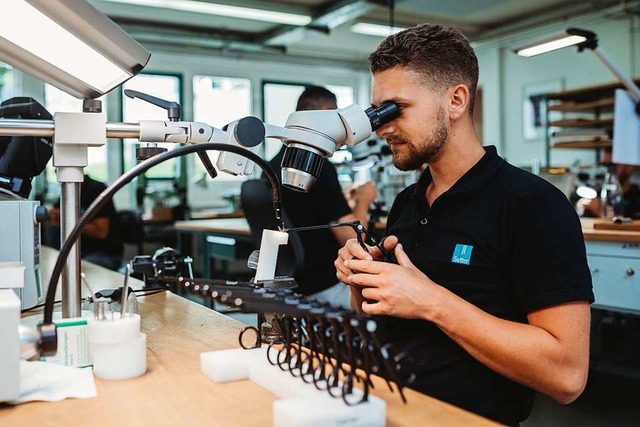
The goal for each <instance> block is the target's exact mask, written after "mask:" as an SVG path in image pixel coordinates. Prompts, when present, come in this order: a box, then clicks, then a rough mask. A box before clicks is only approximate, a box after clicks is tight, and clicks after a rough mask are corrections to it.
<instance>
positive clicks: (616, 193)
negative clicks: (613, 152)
mask: <svg viewBox="0 0 640 427" xmlns="http://www.w3.org/2000/svg"><path fill="white" fill-rule="evenodd" d="M623 209H624V202H623V198H622V185H620V180H619V179H618V176H617V175H616V174H615V172H607V174H606V175H605V177H604V182H603V183H602V190H601V191H600V215H601V216H602V218H604V219H607V220H610V219H612V218H613V217H615V216H623V214H624V212H623Z"/></svg>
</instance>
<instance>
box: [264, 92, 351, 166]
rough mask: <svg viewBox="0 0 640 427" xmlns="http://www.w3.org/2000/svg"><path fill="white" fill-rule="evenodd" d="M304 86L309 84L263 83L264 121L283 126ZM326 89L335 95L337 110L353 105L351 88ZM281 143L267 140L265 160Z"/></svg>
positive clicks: (271, 155)
mask: <svg viewBox="0 0 640 427" xmlns="http://www.w3.org/2000/svg"><path fill="white" fill-rule="evenodd" d="M306 86H311V84H302V83H301V84H296V83H264V85H263V89H262V91H263V95H262V96H263V100H264V109H263V111H264V121H265V122H266V123H269V124H272V125H277V126H284V125H285V123H286V122H287V118H288V117H289V114H291V113H292V112H294V111H295V110H296V104H297V103H298V98H299V97H300V95H301V94H302V92H304V89H305V87H306ZM326 87H327V89H329V90H330V91H332V92H333V93H335V94H336V98H337V101H338V108H345V107H348V106H349V105H351V104H353V96H354V94H353V88H352V87H351V86H338V85H327V86H326ZM281 147H282V143H281V142H280V141H278V140H275V139H267V140H266V142H265V159H271V158H272V157H273V156H275V155H276V154H277V153H278V151H280V148H281Z"/></svg>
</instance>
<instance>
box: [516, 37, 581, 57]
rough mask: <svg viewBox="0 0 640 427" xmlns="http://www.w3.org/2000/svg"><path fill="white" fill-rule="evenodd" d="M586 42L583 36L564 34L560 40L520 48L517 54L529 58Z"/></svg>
mask: <svg viewBox="0 0 640 427" xmlns="http://www.w3.org/2000/svg"><path fill="white" fill-rule="evenodd" d="M586 40H587V38H586V37H583V36H576V35H569V34H564V35H562V36H561V37H560V38H557V37H554V38H553V39H547V40H543V41H540V42H537V43H536V44H534V45H530V46H525V47H522V48H519V49H517V50H516V53H517V54H518V55H520V56H524V57H526V58H528V57H531V56H536V55H540V54H542V53H547V52H551V51H554V50H558V49H562V48H563V47H568V46H574V45H577V44H580V43H582V42H584V41H586Z"/></svg>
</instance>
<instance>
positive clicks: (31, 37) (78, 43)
mask: <svg viewBox="0 0 640 427" xmlns="http://www.w3.org/2000/svg"><path fill="white" fill-rule="evenodd" d="M5 1H8V3H9V4H5V5H4V6H5V8H6V9H5V12H4V13H2V14H1V15H0V35H1V36H2V37H3V38H5V39H6V40H8V41H9V42H11V43H13V44H15V45H17V46H20V47H21V48H22V49H24V50H26V51H27V52H30V53H32V54H33V55H35V56H37V57H39V58H41V59H42V60H44V61H46V62H48V63H49V64H51V65H53V66H54V67H56V68H59V69H61V70H66V71H67V72H68V73H69V74H71V75H72V76H73V77H75V78H77V79H79V80H82V81H83V82H86V83H87V84H89V85H90V86H92V87H94V88H95V89H97V90H99V91H101V92H106V91H107V90H108V89H110V88H111V87H113V85H115V84H117V82H122V81H125V80H127V79H128V78H130V77H131V73H128V72H127V71H125V70H123V69H122V68H120V67H118V66H117V65H116V64H114V63H113V62H111V61H109V60H108V59H107V58H105V57H104V56H102V54H100V53H98V52H96V51H95V50H94V49H93V48H91V47H90V46H88V45H87V44H86V43H84V42H83V41H82V40H80V39H78V38H77V37H76V36H74V35H73V34H71V33H70V32H69V31H67V30H65V29H64V28H62V27H61V26H60V25H59V24H57V23H56V22H54V21H52V20H51V19H49V18H48V17H47V16H45V15H44V14H43V13H42V12H40V11H39V10H38V9H36V8H35V7H33V6H31V5H30V4H28V3H27V2H25V1H24V0H5ZM8 11H10V12H8ZM34 29H37V30H34Z"/></svg>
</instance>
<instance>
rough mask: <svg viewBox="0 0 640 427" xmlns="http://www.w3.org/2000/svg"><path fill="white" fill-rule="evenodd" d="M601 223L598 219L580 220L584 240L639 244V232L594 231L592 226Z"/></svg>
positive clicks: (617, 230) (622, 230) (621, 230)
mask: <svg viewBox="0 0 640 427" xmlns="http://www.w3.org/2000/svg"><path fill="white" fill-rule="evenodd" d="M599 221H602V219H600V218H581V219H580V222H581V224H582V234H584V239H585V240H593V241H599V242H621V243H640V231H629V230H624V229H623V228H624V227H620V229H596V228H594V227H593V225H594V224H595V223H596V222H599Z"/></svg>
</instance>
